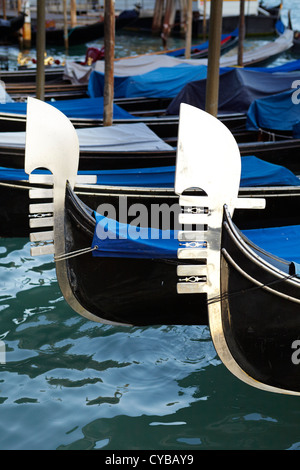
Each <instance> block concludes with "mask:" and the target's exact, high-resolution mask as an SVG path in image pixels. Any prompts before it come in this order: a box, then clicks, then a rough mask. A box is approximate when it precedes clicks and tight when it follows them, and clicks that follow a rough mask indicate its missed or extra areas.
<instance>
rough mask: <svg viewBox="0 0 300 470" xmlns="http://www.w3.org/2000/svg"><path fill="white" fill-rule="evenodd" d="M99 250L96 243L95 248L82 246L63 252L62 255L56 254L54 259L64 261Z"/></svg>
mask: <svg viewBox="0 0 300 470" xmlns="http://www.w3.org/2000/svg"><path fill="white" fill-rule="evenodd" d="M95 250H98V245H95V246H94V247H93V248H90V247H89V248H81V250H76V251H70V253H63V254H61V255H57V256H54V261H64V260H66V259H69V258H74V257H75V256H80V255H85V254H86V253H90V252H91V251H95Z"/></svg>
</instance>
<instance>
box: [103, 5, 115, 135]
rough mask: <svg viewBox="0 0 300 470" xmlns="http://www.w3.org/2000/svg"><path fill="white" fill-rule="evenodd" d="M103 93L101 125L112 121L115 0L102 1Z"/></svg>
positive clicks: (109, 123)
mask: <svg viewBox="0 0 300 470" xmlns="http://www.w3.org/2000/svg"><path fill="white" fill-rule="evenodd" d="M104 50H105V59H104V60H105V66H104V74H105V78H104V93H103V103H104V104H103V125H104V126H111V125H112V123H113V101H114V58H115V2H114V0H105V2H104Z"/></svg>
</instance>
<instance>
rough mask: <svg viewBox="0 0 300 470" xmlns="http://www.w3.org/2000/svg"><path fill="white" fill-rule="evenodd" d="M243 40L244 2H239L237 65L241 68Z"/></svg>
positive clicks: (241, 0)
mask: <svg viewBox="0 0 300 470" xmlns="http://www.w3.org/2000/svg"><path fill="white" fill-rule="evenodd" d="M244 39H245V0H240V19H239V46H238V65H239V66H240V67H242V66H243V63H244V61H243V55H244Z"/></svg>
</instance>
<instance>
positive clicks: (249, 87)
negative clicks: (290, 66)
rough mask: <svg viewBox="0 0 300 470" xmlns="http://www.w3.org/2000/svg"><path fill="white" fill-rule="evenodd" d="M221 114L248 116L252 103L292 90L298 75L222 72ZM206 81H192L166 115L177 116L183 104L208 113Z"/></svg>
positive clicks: (241, 71) (174, 101) (170, 105)
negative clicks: (206, 108)
mask: <svg viewBox="0 0 300 470" xmlns="http://www.w3.org/2000/svg"><path fill="white" fill-rule="evenodd" d="M220 71H221V72H222V73H221V74H220V86H219V102H218V112H219V114H230V113H246V112H247V111H248V109H249V106H250V105H251V103H252V102H253V101H254V100H256V99H260V98H264V97H266V96H269V95H272V94H275V93H281V92H283V91H286V90H291V87H292V84H293V82H294V81H295V80H296V79H297V76H298V75H299V74H297V73H296V72H286V73H266V72H262V71H260V69H257V70H255V69H248V68H230V69H228V68H227V69H220ZM205 97H206V77H204V78H203V79H201V80H197V81H193V80H192V79H191V80H189V83H187V84H186V85H185V86H184V87H183V88H182V90H181V91H180V92H179V93H178V95H177V96H176V97H175V98H174V99H173V100H172V102H171V103H170V104H169V106H168V108H167V114H170V115H178V114H179V107H180V104H181V103H187V104H190V105H192V106H195V107H197V108H200V109H205Z"/></svg>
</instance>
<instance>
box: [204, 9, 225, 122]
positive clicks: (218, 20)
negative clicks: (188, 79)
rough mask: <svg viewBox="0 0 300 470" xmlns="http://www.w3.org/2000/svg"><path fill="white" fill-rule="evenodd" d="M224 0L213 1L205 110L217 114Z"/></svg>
mask: <svg viewBox="0 0 300 470" xmlns="http://www.w3.org/2000/svg"><path fill="white" fill-rule="evenodd" d="M222 7H223V1H222V0H214V1H213V2H211V7H210V19H209V34H208V40H209V45H208V64H207V80H206V100H205V111H206V112H208V113H210V114H212V115H213V116H215V117H216V116H217V114H218V101H219V73H220V71H219V68H220V55H221V54H220V52H221V35H222Z"/></svg>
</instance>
